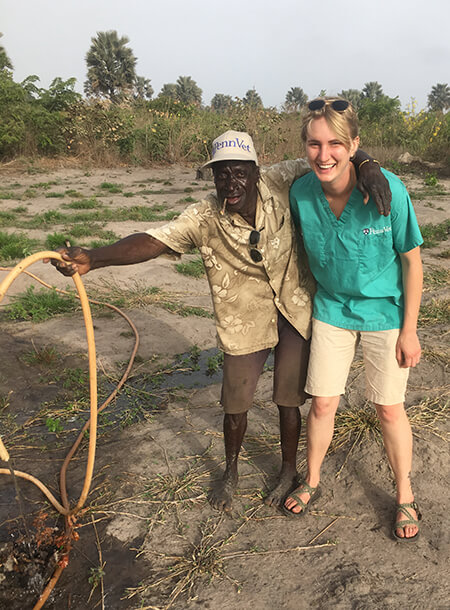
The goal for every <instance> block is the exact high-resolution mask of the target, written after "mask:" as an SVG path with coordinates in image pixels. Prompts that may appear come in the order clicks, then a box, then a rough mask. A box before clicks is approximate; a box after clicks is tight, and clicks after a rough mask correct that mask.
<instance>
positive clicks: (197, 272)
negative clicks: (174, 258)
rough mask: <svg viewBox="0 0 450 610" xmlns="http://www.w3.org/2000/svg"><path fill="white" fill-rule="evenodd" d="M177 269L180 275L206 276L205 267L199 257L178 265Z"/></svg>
mask: <svg viewBox="0 0 450 610" xmlns="http://www.w3.org/2000/svg"><path fill="white" fill-rule="evenodd" d="M175 269H176V270H177V271H178V273H182V274H183V275H189V276H191V277H197V278H199V277H203V276H204V275H205V267H204V265H203V261H202V259H201V257H200V256H199V257H197V258H195V259H194V260H191V261H189V262H187V263H177V264H176V265H175Z"/></svg>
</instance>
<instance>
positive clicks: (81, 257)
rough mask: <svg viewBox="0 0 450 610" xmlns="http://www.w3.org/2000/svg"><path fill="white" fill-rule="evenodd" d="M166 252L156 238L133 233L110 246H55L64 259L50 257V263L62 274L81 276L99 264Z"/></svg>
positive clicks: (138, 259) (128, 261) (137, 260)
mask: <svg viewBox="0 0 450 610" xmlns="http://www.w3.org/2000/svg"><path fill="white" fill-rule="evenodd" d="M169 251H170V248H169V247H168V246H166V245H165V244H163V243H162V242H161V241H159V240H158V239H155V238H154V237H151V236H150V235H148V234H147V233H136V234H135V235H129V236H128V237H124V238H123V239H121V240H119V241H116V242H115V243H114V244H111V245H110V246H103V247H101V248H93V249H91V250H88V249H87V248H79V247H77V246H73V247H72V246H69V247H66V248H59V249H58V252H59V253H60V254H61V256H62V257H63V259H64V261H65V262H64V263H63V262H60V261H57V260H52V261H51V263H52V265H53V266H55V267H56V268H57V269H58V271H60V272H61V273H62V274H63V275H66V276H71V275H73V274H74V273H76V272H77V271H78V273H79V274H80V275H84V274H85V273H88V272H89V271H92V270H93V269H100V268H101V267H111V266H114V265H134V264H135V263H142V262H144V261H148V260H150V259H152V258H156V257H157V256H159V255H160V254H164V253H165V252H169ZM44 262H48V261H44Z"/></svg>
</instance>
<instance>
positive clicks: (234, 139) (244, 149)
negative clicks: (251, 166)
mask: <svg viewBox="0 0 450 610" xmlns="http://www.w3.org/2000/svg"><path fill="white" fill-rule="evenodd" d="M218 161H254V162H255V163H256V165H258V157H257V156H256V151H255V145H254V144H253V140H252V139H251V137H250V136H249V134H248V133H246V132H245V131H233V130H231V129H230V130H229V131H226V132H225V133H223V134H222V135H220V136H219V137H217V138H216V139H215V140H214V141H213V145H212V158H211V159H210V160H209V161H208V162H207V163H205V164H204V165H203V166H202V167H208V165H212V164H213V163H217V162H218Z"/></svg>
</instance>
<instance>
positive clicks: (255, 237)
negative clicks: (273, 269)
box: [249, 230, 263, 263]
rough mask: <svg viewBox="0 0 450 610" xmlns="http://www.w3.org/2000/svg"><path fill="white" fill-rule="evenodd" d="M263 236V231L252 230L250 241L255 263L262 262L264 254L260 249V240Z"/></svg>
mask: <svg viewBox="0 0 450 610" xmlns="http://www.w3.org/2000/svg"><path fill="white" fill-rule="evenodd" d="M260 238H261V233H260V232H259V231H255V230H253V231H251V232H250V237H249V242H250V258H251V259H252V261H253V262H254V263H260V262H261V261H262V259H263V255H262V254H261V252H260V251H259V250H258V244H259V240H260Z"/></svg>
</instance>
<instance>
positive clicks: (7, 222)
mask: <svg viewBox="0 0 450 610" xmlns="http://www.w3.org/2000/svg"><path fill="white" fill-rule="evenodd" d="M16 221H17V214H15V213H14V212H12V211H11V212H4V211H0V227H10V226H11V225H13V224H15V223H16Z"/></svg>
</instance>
